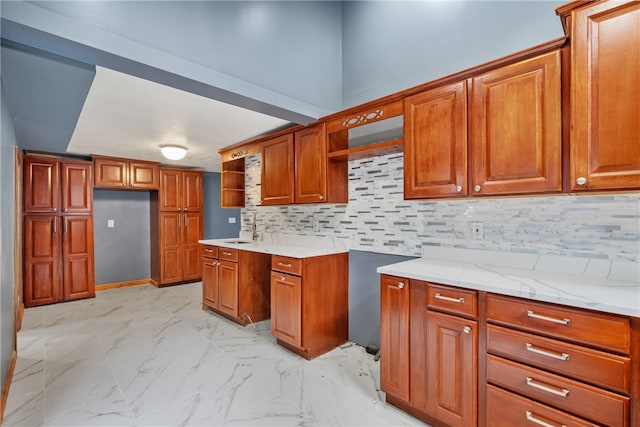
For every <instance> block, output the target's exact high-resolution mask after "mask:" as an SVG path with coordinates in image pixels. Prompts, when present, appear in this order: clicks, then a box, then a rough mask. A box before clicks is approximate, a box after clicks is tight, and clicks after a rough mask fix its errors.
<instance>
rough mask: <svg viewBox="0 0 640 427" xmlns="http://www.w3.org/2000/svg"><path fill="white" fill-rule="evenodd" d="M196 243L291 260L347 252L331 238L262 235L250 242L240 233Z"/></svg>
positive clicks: (339, 243) (249, 236) (247, 237)
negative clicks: (279, 256) (234, 235)
mask: <svg viewBox="0 0 640 427" xmlns="http://www.w3.org/2000/svg"><path fill="white" fill-rule="evenodd" d="M198 243H201V244H203V245H213V246H219V247H221V248H232V249H241V250H245V251H252V252H262V253H266V254H272V255H281V256H287V257H291V258H310V257H316V256H323V255H333V254H339V253H344V252H348V251H349V250H348V249H347V248H346V247H345V246H344V245H343V244H342V243H341V242H339V241H337V240H336V239H333V238H331V237H310V236H298V235H293V234H276V233H263V234H262V235H261V240H257V241H254V240H252V239H251V235H250V234H249V235H248V236H247V235H246V234H244V233H241V235H240V237H238V238H228V239H208V240H199V241H198Z"/></svg>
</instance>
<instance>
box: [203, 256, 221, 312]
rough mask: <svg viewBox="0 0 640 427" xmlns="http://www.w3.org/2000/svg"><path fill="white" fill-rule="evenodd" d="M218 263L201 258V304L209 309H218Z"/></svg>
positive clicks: (215, 260)
mask: <svg viewBox="0 0 640 427" xmlns="http://www.w3.org/2000/svg"><path fill="white" fill-rule="evenodd" d="M219 265H220V261H218V260H217V259H212V258H202V303H203V304H204V305H205V306H207V307H211V308H216V309H218V308H219V304H218V266H219Z"/></svg>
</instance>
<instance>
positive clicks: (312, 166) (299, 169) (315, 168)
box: [294, 124, 327, 203]
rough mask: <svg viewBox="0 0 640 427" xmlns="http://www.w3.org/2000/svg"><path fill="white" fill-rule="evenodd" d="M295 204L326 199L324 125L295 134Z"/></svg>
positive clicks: (325, 140)
mask: <svg viewBox="0 0 640 427" xmlns="http://www.w3.org/2000/svg"><path fill="white" fill-rule="evenodd" d="M294 152H295V158H296V161H295V202H296V203H319V202H324V201H326V198H327V136H326V132H325V125H324V124H322V125H318V126H313V127H311V128H308V129H304V130H302V131H299V132H296V134H295V149H294Z"/></svg>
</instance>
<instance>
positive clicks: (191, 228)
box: [159, 212, 204, 285]
mask: <svg viewBox="0 0 640 427" xmlns="http://www.w3.org/2000/svg"><path fill="white" fill-rule="evenodd" d="M159 221H160V224H159V231H160V233H159V241H160V248H159V250H160V278H159V279H160V282H159V283H160V285H168V284H174V283H181V282H189V281H191V282H193V281H197V280H200V278H201V277H202V260H201V258H202V255H201V253H200V244H199V243H198V241H199V240H200V239H201V238H202V233H203V226H204V225H203V214H202V212H187V213H178V212H161V213H160V218H159Z"/></svg>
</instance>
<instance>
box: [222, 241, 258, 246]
mask: <svg viewBox="0 0 640 427" xmlns="http://www.w3.org/2000/svg"><path fill="white" fill-rule="evenodd" d="M223 243H233V244H234V245H246V244H248V243H253V242H245V241H243V240H240V241H238V240H232V241H229V242H223Z"/></svg>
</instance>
